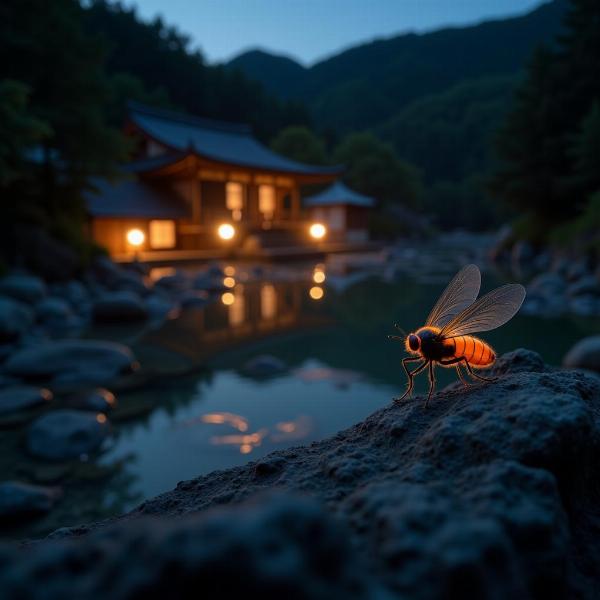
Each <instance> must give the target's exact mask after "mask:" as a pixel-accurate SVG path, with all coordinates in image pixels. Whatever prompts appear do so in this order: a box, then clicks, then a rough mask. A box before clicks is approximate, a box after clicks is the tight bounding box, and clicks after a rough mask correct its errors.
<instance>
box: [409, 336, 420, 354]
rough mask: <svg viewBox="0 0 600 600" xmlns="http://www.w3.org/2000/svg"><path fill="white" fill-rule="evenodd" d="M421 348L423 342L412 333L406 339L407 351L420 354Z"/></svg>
mask: <svg viewBox="0 0 600 600" xmlns="http://www.w3.org/2000/svg"><path fill="white" fill-rule="evenodd" d="M420 347H421V340H420V339H419V336H418V335H415V334H414V333H410V334H409V335H408V337H407V338H406V349H407V350H408V351H409V352H418V351H419V348H420Z"/></svg>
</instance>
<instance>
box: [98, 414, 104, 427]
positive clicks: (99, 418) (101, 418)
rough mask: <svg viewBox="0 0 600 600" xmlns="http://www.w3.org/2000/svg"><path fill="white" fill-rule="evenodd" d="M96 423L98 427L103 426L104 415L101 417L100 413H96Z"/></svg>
mask: <svg viewBox="0 0 600 600" xmlns="http://www.w3.org/2000/svg"><path fill="white" fill-rule="evenodd" d="M96 421H98V423H100V425H103V424H104V423H106V415H103V414H102V413H98V414H97V415H96Z"/></svg>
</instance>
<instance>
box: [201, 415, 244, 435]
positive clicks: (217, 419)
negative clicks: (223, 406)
mask: <svg viewBox="0 0 600 600" xmlns="http://www.w3.org/2000/svg"><path fill="white" fill-rule="evenodd" d="M202 422H203V423H210V424H211V425H225V424H227V425H231V426H232V427H235V428H236V429H237V430H238V431H248V421H247V420H246V419H245V418H244V417H240V415H235V414H233V413H227V412H222V413H208V414H206V415H202Z"/></svg>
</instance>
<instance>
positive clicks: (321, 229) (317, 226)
mask: <svg viewBox="0 0 600 600" xmlns="http://www.w3.org/2000/svg"><path fill="white" fill-rule="evenodd" d="M308 232H309V233H310V236H311V237H313V238H314V239H315V240H322V239H323V238H324V237H325V234H326V233H327V229H326V228H325V225H323V224H322V223H313V224H312V225H311V226H310V229H309V230H308Z"/></svg>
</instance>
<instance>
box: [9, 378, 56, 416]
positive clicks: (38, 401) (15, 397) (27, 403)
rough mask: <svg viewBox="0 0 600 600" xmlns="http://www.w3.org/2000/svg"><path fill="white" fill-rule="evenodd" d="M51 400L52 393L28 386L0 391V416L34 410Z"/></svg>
mask: <svg viewBox="0 0 600 600" xmlns="http://www.w3.org/2000/svg"><path fill="white" fill-rule="evenodd" d="M50 400H52V392H51V391H50V390H47V389H44V388H37V387H34V386H30V385H19V386H12V387H5V388H2V389H0V415H4V414H7V413H12V412H18V411H21V410H28V409H30V408H36V407H38V406H41V405H43V404H47V403H48V402H49V401H50Z"/></svg>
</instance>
